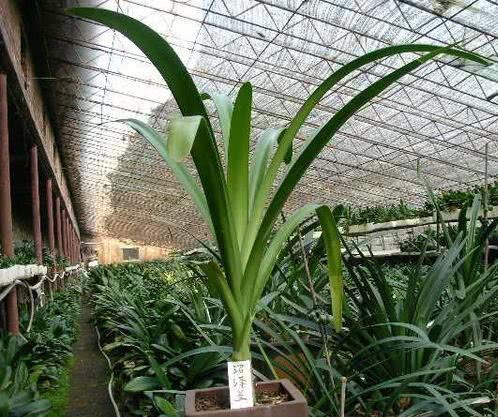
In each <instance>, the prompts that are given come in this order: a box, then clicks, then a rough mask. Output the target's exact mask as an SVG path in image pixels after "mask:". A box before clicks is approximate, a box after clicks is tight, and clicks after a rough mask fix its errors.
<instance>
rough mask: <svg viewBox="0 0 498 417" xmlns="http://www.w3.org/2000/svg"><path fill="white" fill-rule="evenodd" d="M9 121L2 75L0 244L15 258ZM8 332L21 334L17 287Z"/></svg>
mask: <svg viewBox="0 0 498 417" xmlns="http://www.w3.org/2000/svg"><path fill="white" fill-rule="evenodd" d="M8 123H9V119H8V105H7V76H6V75H5V74H3V73H0V243H1V244H2V251H3V254H4V255H5V256H14V242H13V240H14V236H13V234H14V233H13V231H12V201H11V194H10V152H9V125H8ZM5 307H6V313H7V331H8V332H10V333H13V334H19V311H18V310H17V290H16V287H14V288H13V289H12V291H10V293H9V294H8V295H7V297H6V301H5Z"/></svg>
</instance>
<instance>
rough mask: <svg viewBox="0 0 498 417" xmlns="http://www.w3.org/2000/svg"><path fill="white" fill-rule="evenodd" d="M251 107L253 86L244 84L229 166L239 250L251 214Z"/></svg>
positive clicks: (236, 111) (234, 118) (233, 126)
mask: <svg viewBox="0 0 498 417" xmlns="http://www.w3.org/2000/svg"><path fill="white" fill-rule="evenodd" d="M251 105H252V86H251V84H250V83H244V84H242V87H240V90H239V93H238V94H237V98H236V99H235V105H234V111H233V116H232V124H231V126H230V142H229V144H228V167H227V184H228V196H229V199H230V205H231V207H232V210H233V216H234V219H235V229H236V231H237V239H238V243H239V248H240V247H242V240H243V239H244V233H245V229H246V226H247V216H248V211H249V144H250V139H251Z"/></svg>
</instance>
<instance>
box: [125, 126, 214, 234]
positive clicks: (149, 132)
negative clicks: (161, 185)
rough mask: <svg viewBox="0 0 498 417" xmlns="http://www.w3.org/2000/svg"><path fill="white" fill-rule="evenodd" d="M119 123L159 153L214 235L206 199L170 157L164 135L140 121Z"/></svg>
mask: <svg viewBox="0 0 498 417" xmlns="http://www.w3.org/2000/svg"><path fill="white" fill-rule="evenodd" d="M118 121H120V122H123V123H126V124H127V125H128V126H130V127H131V128H132V129H133V130H134V131H135V132H137V133H138V134H140V135H141V136H143V137H144V138H145V139H146V140H147V141H148V142H149V143H150V144H151V145H152V146H153V147H154V148H155V149H156V151H157V152H159V154H160V155H161V157H162V158H163V160H164V161H165V162H166V163H167V164H168V166H169V167H170V169H171V171H172V172H173V174H174V175H175V177H176V179H177V180H178V182H179V183H180V184H181V185H182V186H183V188H184V189H185V191H187V192H188V193H189V194H190V197H191V198H192V201H193V202H194V204H195V206H196V207H197V209H198V210H199V213H200V214H201V216H202V218H203V219H204V221H205V222H206V224H207V225H208V226H209V228H210V230H211V232H212V233H214V231H213V224H212V222H211V217H210V216H209V209H208V206H207V202H206V197H205V196H204V194H203V193H202V190H201V189H200V188H199V186H198V185H197V182H196V181H195V179H194V177H192V175H190V173H189V172H188V170H187V169H186V168H185V167H184V166H183V165H182V164H181V163H178V162H176V161H175V160H174V159H173V158H172V157H171V156H170V155H169V152H168V149H167V147H166V140H165V139H164V138H163V137H162V135H160V134H159V133H158V132H157V131H156V130H155V129H153V128H152V127H150V126H149V125H148V124H146V123H144V122H142V121H140V120H136V119H122V120H118Z"/></svg>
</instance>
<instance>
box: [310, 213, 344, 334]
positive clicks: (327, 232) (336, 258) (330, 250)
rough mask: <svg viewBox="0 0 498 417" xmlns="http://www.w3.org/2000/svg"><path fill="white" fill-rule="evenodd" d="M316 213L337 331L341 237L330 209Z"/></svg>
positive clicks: (341, 291)
mask: <svg viewBox="0 0 498 417" xmlns="http://www.w3.org/2000/svg"><path fill="white" fill-rule="evenodd" d="M316 214H317V215H318V219H319V220H320V225H321V226H322V239H323V242H324V243H325V249H326V251H327V264H328V273H329V282H330V296H331V299H332V317H333V321H334V328H335V330H336V331H337V332H339V331H340V330H341V327H342V304H343V299H344V284H343V278H342V258H341V238H340V236H339V230H337V224H336V222H335V219H334V215H333V214H332V211H331V210H330V208H329V207H327V206H321V207H318V208H317V209H316Z"/></svg>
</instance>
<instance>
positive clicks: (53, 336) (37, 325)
mask: <svg viewBox="0 0 498 417" xmlns="http://www.w3.org/2000/svg"><path fill="white" fill-rule="evenodd" d="M80 297H81V287H80V284H79V283H74V282H69V283H68V284H67V286H66V288H65V289H64V290H63V291H59V292H56V293H54V297H53V299H52V300H49V301H48V302H47V304H45V306H43V307H41V308H39V309H38V310H37V311H36V314H35V318H34V321H33V326H32V329H31V331H30V332H29V333H26V334H25V337H26V339H27V344H26V347H27V348H28V349H29V352H30V353H29V356H28V357H27V361H28V366H29V368H30V370H31V371H33V372H39V375H40V377H39V384H38V385H39V387H40V389H41V390H50V389H52V388H54V387H57V385H58V383H59V380H60V376H61V373H62V372H64V370H65V367H66V362H67V360H68V358H69V357H71V355H72V353H71V346H72V344H73V343H74V341H75V339H76V336H77V320H78V317H79V312H80ZM27 318H28V317H27V311H23V312H22V316H21V324H23V323H26V322H27ZM22 327H24V326H22ZM21 330H22V329H21Z"/></svg>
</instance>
